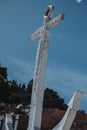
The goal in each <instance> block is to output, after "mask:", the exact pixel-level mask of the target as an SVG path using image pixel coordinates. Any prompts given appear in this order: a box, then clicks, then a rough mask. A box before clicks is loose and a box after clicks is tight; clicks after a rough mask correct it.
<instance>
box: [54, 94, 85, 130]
mask: <svg viewBox="0 0 87 130" xmlns="http://www.w3.org/2000/svg"><path fill="white" fill-rule="evenodd" d="M82 96H83V92H81V91H76V92H75V93H74V95H73V97H72V98H71V100H70V102H69V104H68V105H69V107H68V109H67V111H66V113H65V115H64V117H63V119H62V120H61V121H60V123H59V124H58V125H57V126H56V127H55V128H53V129H52V130H70V128H71V125H72V123H73V120H74V118H75V116H76V113H77V111H78V110H79V107H80V102H81V99H82Z"/></svg>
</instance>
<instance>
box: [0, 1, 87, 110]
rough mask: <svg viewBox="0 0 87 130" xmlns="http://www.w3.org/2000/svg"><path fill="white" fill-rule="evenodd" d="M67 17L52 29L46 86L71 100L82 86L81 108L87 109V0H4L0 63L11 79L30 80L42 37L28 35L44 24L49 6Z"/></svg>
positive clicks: (0, 7) (0, 12)
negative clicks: (35, 38)
mask: <svg viewBox="0 0 87 130" xmlns="http://www.w3.org/2000/svg"><path fill="white" fill-rule="evenodd" d="M50 4H52V5H53V6H55V13H54V17H56V16H57V15H59V14H60V13H65V20H64V22H62V23H61V24H59V25H57V26H55V28H53V29H52V30H51V32H50V33H51V34H50V43H49V50H48V62H47V71H46V82H45V87H50V88H52V89H54V90H56V91H57V92H58V94H59V95H60V96H61V97H63V98H64V99H65V102H66V103H67V102H68V101H69V100H70V98H71V97H72V95H73V94H74V92H75V91H76V90H77V89H78V90H81V91H84V92H85V94H84V97H83V100H82V103H81V109H84V110H87V103H86V101H87V15H86V12H87V0H83V1H81V2H80V1H79V0H78V2H76V1H75V0H37V1H36V0H15V1H14V0H8V1H7V0H0V62H1V64H2V66H5V67H7V68H8V79H9V80H12V79H15V80H17V81H18V83H26V84H28V82H29V81H30V80H31V79H32V78H33V72H34V66H35V58H36V51H37V44H38V40H35V41H33V42H30V41H28V36H29V35H31V34H32V33H33V32H34V31H35V30H36V29H38V28H39V27H41V26H42V25H43V15H44V11H45V9H46V7H47V6H48V5H50Z"/></svg>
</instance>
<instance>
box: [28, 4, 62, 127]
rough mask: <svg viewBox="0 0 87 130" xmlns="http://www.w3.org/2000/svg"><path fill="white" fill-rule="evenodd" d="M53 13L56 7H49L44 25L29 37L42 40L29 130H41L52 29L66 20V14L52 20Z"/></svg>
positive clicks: (38, 51)
mask: <svg viewBox="0 0 87 130" xmlns="http://www.w3.org/2000/svg"><path fill="white" fill-rule="evenodd" d="M53 13H54V7H53V6H52V5H50V6H48V7H47V9H46V12H45V14H44V25H43V26H42V27H41V28H40V29H38V30H37V31H36V32H35V33H34V34H32V35H31V36H30V37H29V39H30V40H31V41H33V40H35V39H37V38H39V39H40V40H39V44H38V50H37V56H36V64H35V71H34V78H33V88H32V89H33V90H32V97H31V109H30V114H29V124H28V129H27V130H40V128H41V118H42V106H43V95H44V82H45V72H46V63H47V52H48V43H49V34H50V29H51V28H52V27H54V26H55V25H57V24H59V23H61V22H62V21H63V20H64V14H60V15H59V16H58V17H56V18H54V19H53V20H51V19H52V16H53Z"/></svg>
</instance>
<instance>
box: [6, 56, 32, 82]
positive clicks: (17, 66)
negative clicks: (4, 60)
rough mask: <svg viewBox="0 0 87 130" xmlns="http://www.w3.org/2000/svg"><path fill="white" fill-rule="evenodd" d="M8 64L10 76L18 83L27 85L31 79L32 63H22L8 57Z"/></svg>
mask: <svg viewBox="0 0 87 130" xmlns="http://www.w3.org/2000/svg"><path fill="white" fill-rule="evenodd" d="M9 62H10V64H11V68H10V70H11V76H10V78H13V79H15V80H17V81H18V82H20V83H28V82H29V81H30V80H31V79H32V78H33V68H34V66H33V65H32V63H29V62H25V61H22V60H20V59H16V58H13V57H9Z"/></svg>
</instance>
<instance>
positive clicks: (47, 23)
mask: <svg viewBox="0 0 87 130" xmlns="http://www.w3.org/2000/svg"><path fill="white" fill-rule="evenodd" d="M53 14H54V6H52V5H49V6H48V7H47V8H46V11H45V13H44V17H43V18H44V25H43V26H42V27H41V28H39V29H38V30H36V32H35V33H33V34H32V35H31V36H29V40H30V41H33V40H35V39H37V38H40V36H41V32H42V31H43V30H46V29H47V30H50V29H51V28H52V27H54V26H55V25H57V24H59V23H61V22H62V21H63V20H64V14H60V15H59V16H57V17H55V18H54V19H52V16H53Z"/></svg>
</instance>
